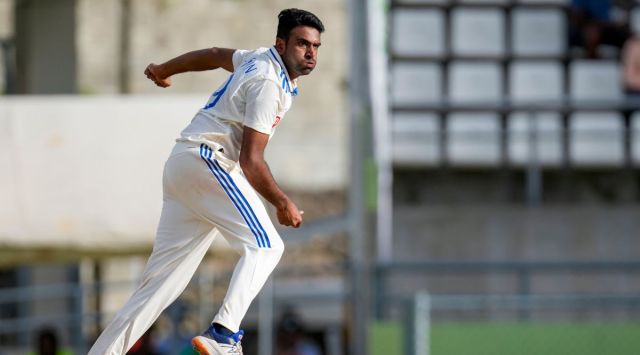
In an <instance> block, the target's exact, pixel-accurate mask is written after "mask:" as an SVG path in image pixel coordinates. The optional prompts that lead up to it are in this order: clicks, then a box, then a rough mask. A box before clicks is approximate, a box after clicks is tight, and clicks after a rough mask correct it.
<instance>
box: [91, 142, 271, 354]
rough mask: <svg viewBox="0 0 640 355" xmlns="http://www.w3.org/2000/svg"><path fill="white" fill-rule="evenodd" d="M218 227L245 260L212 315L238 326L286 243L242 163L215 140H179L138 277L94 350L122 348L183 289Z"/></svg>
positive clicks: (167, 166)
mask: <svg viewBox="0 0 640 355" xmlns="http://www.w3.org/2000/svg"><path fill="white" fill-rule="evenodd" d="M216 231H217V232H218V233H220V234H222V236H223V237H224V238H225V239H226V240H227V241H228V242H229V244H230V245H231V246H232V247H233V248H234V249H236V250H238V251H239V253H240V260H239V261H238V263H237V264H236V267H235V270H234V271H233V275H232V277H231V281H230V283H229V288H228V290H227V294H226V296H225V298H224V301H223V303H222V306H221V307H220V310H219V311H218V313H217V314H216V316H215V317H214V318H213V321H214V322H217V323H220V324H222V325H223V326H225V327H227V328H229V329H230V330H231V331H233V332H237V331H238V330H239V328H240V322H241V321H242V318H243V317H244V315H245V314H246V312H247V309H248V308H249V305H250V304H251V301H252V300H253V299H254V298H255V297H256V295H257V294H258V292H259V291H260V289H261V288H262V286H263V285H264V283H265V281H266V280H267V278H268V277H269V274H271V272H272V271H273V269H274V268H275V266H276V264H277V263H278V261H279V260H280V257H281V256H282V252H283V251H284V245H283V243H282V240H281V239H280V236H279V235H278V232H277V231H276V229H275V228H274V226H273V223H272V222H271V220H270V219H269V216H268V215H267V211H266V209H265V207H264V205H263V204H262V201H261V200H260V198H259V197H258V194H257V193H256V192H255V190H254V189H253V188H252V187H251V186H250V185H249V183H248V182H247V180H246V178H245V177H244V175H243V173H242V170H241V169H240V164H238V163H236V162H233V161H230V160H228V159H226V158H225V157H224V156H223V155H222V153H220V152H218V151H217V150H216V149H215V147H214V149H212V148H210V147H209V146H207V145H205V144H202V145H200V146H198V145H197V144H196V143H194V144H189V143H177V144H176V146H175V147H174V149H173V151H172V152H171V156H170V157H169V159H168V160H167V162H166V164H165V168H164V174H163V206H162V214H161V217H160V223H159V225H158V231H157V234H156V239H155V242H154V245H153V252H152V253H151V256H150V257H149V261H148V262H147V265H146V266H145V269H144V272H143V274H142V278H141V283H140V285H139V286H138V288H137V289H136V290H135V292H134V293H133V295H131V298H130V299H129V300H128V301H127V303H126V304H125V305H124V307H123V308H122V309H121V310H120V311H119V312H118V313H117V314H116V315H115V317H114V318H113V320H111V323H109V325H108V326H107V327H106V329H105V330H104V331H103V332H102V334H101V335H100V337H99V338H98V340H97V341H96V342H95V344H94V345H93V347H92V348H91V350H89V355H103V354H109V355H112V354H113V355H122V354H125V353H126V352H127V351H128V350H129V349H130V348H131V347H132V346H133V344H134V343H135V342H136V341H137V340H138V339H139V338H140V337H141V336H142V335H143V334H144V332H145V331H146V330H147V329H149V327H150V326H151V325H152V324H153V322H154V321H155V320H156V319H157V318H158V316H160V313H162V311H163V310H164V309H165V308H166V307H168V306H169V305H170V304H171V303H172V302H173V301H174V300H175V299H176V298H177V297H178V296H179V295H180V294H181V293H182V291H184V289H185V287H186V286H187V284H188V283H189V280H190V279H191V277H192V276H193V274H194V273H195V271H196V269H197V267H198V265H199V264H200V262H201V261H202V258H203V257H204V255H205V253H206V252H207V250H208V249H209V246H210V245H211V242H212V241H213V239H214V238H215V236H216V235H217V234H218V233H216ZM194 335H195V334H194Z"/></svg>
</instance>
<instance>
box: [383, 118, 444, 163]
mask: <svg viewBox="0 0 640 355" xmlns="http://www.w3.org/2000/svg"><path fill="white" fill-rule="evenodd" d="M391 127H392V132H393V133H392V139H393V143H392V147H393V149H392V154H393V162H394V164H396V165H421V166H424V165H436V164H438V163H439V162H440V120H439V116H438V115H436V114H433V113H424V114H411V113H399V114H396V115H394V117H393V120H392V126H391Z"/></svg>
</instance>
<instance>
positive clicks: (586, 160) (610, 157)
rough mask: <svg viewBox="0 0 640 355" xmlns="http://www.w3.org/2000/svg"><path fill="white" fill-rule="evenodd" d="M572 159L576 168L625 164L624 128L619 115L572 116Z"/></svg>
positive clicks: (592, 113)
mask: <svg viewBox="0 0 640 355" xmlns="http://www.w3.org/2000/svg"><path fill="white" fill-rule="evenodd" d="M569 119H570V121H569V130H570V140H569V151H570V160H571V162H572V164H574V165H576V166H591V167H594V166H596V167H597V166H620V165H622V164H623V163H624V145H623V142H624V126H623V121H622V116H621V115H620V114H619V113H617V112H576V113H574V114H572V115H571V116H570V118H569Z"/></svg>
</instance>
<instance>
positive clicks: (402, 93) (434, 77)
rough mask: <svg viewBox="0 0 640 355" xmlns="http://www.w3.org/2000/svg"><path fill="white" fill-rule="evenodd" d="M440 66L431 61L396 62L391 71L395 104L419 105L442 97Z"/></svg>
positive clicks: (392, 95) (392, 96) (392, 93)
mask: <svg viewBox="0 0 640 355" xmlns="http://www.w3.org/2000/svg"><path fill="white" fill-rule="evenodd" d="M441 71H442V70H441V68H440V65H438V64H433V63H397V64H394V65H393V68H392V72H391V98H392V101H393V103H394V104H395V105H403V104H404V105H419V104H423V103H425V102H434V101H439V100H440V99H441V97H442V93H441V91H442V89H441V88H442V85H441Z"/></svg>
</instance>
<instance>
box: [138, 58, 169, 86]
mask: <svg viewBox="0 0 640 355" xmlns="http://www.w3.org/2000/svg"><path fill="white" fill-rule="evenodd" d="M144 75H146V76H147V78H148V79H149V80H151V81H153V82H154V83H156V85H158V86H159V87H161V88H166V87H169V86H171V79H169V78H168V77H165V76H164V75H163V74H162V70H160V66H159V65H157V64H153V63H151V64H149V65H148V66H147V69H145V70H144Z"/></svg>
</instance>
